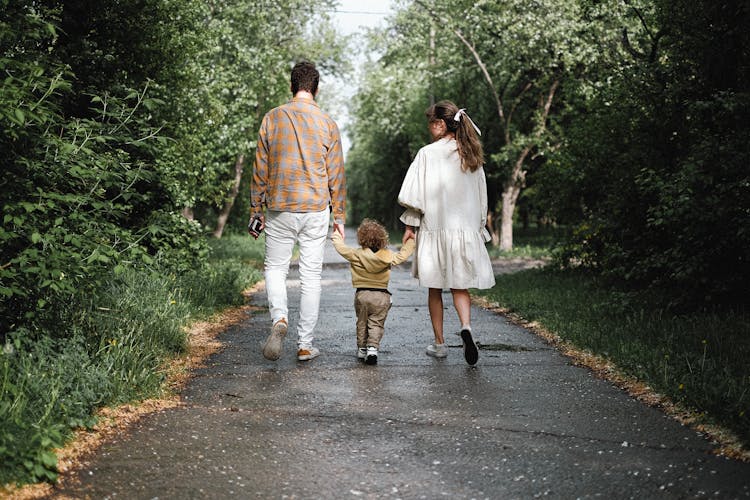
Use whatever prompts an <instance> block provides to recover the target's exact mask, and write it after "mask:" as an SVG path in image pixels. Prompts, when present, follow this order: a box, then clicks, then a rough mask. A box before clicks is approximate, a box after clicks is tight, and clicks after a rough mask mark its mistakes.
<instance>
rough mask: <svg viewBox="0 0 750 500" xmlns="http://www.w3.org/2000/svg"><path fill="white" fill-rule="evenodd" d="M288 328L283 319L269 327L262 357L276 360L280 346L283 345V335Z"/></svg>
mask: <svg viewBox="0 0 750 500" xmlns="http://www.w3.org/2000/svg"><path fill="white" fill-rule="evenodd" d="M288 329H289V325H288V324H287V322H286V320H285V319H283V318H282V319H280V320H279V321H277V322H276V323H274V325H273V326H272V327H271V334H270V335H269V336H268V338H267V339H266V343H265V345H264V346H263V357H264V358H266V359H270V360H271V361H276V360H277V359H279V358H280V357H281V348H282V347H283V345H284V337H286V332H287V330H288Z"/></svg>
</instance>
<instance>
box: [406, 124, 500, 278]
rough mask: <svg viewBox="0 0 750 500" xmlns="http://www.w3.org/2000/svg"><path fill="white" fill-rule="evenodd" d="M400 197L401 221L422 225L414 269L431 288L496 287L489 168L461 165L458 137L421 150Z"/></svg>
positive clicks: (420, 226) (414, 274)
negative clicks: (486, 172) (471, 168)
mask: <svg viewBox="0 0 750 500" xmlns="http://www.w3.org/2000/svg"><path fill="white" fill-rule="evenodd" d="M398 202H399V203H400V204H401V205H402V206H404V207H406V211H405V212H404V213H403V214H402V215H401V221H402V222H403V223H404V224H406V225H408V226H416V227H418V228H419V229H418V231H417V249H416V252H415V253H414V258H413V261H412V275H413V276H414V277H416V278H418V279H419V284H420V285H421V286H424V287H428V288H441V289H448V288H457V289H466V288H479V289H484V288H492V287H493V286H494V285H495V275H494V273H493V271H492V263H491V262H490V257H489V255H488V254H487V248H486V247H485V243H486V242H488V241H489V240H490V234H489V232H488V231H487V229H486V228H485V224H486V222H487V181H486V179H485V175H484V169H483V168H481V167H480V168H478V169H477V170H476V171H474V172H470V171H468V170H467V171H465V172H464V171H463V170H461V161H460V159H459V156H458V151H457V150H456V141H455V140H454V139H448V138H443V139H439V140H437V141H435V142H433V143H432V144H429V145H427V146H425V147H423V148H422V149H420V150H419V152H418V153H417V156H416V157H415V158H414V161H413V162H412V164H411V166H410V167H409V171H408V172H407V173H406V177H405V178H404V182H403V184H402V185H401V191H400V192H399V194H398Z"/></svg>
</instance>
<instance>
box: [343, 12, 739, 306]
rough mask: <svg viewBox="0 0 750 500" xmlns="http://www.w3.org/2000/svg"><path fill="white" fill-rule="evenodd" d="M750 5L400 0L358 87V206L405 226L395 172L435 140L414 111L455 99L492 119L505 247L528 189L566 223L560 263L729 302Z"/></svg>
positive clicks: (498, 220)
mask: <svg viewBox="0 0 750 500" xmlns="http://www.w3.org/2000/svg"><path fill="white" fill-rule="evenodd" d="M749 9H750V8H748V6H747V5H746V3H743V2H739V1H722V2H702V1H701V2H683V1H677V0H661V1H652V2H650V1H639V0H627V1H622V2H595V1H591V0H568V1H565V2H547V1H542V0H539V1H533V2H526V1H524V2H520V1H515V0H493V1H490V0H487V1H480V2H468V1H467V2H461V1H459V2H455V1H452V2H444V1H442V0H403V1H401V2H399V3H398V9H397V12H396V14H395V15H394V16H393V17H392V18H391V19H390V22H389V24H388V26H387V28H386V29H385V30H383V31H382V32H381V33H380V34H379V36H373V38H372V41H371V43H372V49H373V50H374V51H376V52H377V53H379V54H382V56H381V57H378V58H376V59H375V60H374V61H372V62H371V63H370V66H369V67H368V70H367V72H366V75H365V77H364V79H363V82H362V84H361V89H360V96H359V97H358V98H357V100H356V101H355V117H356V120H355V124H354V126H353V130H354V134H353V135H354V140H353V149H352V152H351V154H350V161H349V165H348V168H349V174H350V177H351V182H352V183H353V184H352V187H351V191H353V192H354V193H355V194H352V205H353V208H352V210H353V213H354V214H355V215H356V216H357V217H359V216H367V215H372V214H373V213H379V214H382V217H383V219H384V220H385V221H386V222H388V223H391V224H395V221H396V220H397V217H398V213H399V212H400V209H399V207H398V206H397V204H396V202H395V201H396V200H395V193H397V192H398V187H397V186H396V187H392V183H395V184H398V183H399V181H398V179H399V177H401V178H403V174H404V172H405V170H406V168H408V165H409V163H410V160H411V158H413V155H414V153H415V151H416V149H417V148H418V147H420V146H421V145H424V144H425V143H426V142H427V140H428V138H427V133H426V130H425V127H424V117H423V116H421V111H422V110H424V109H425V108H426V107H427V106H428V105H429V104H430V102H431V101H433V100H436V99H446V98H447V99H450V100H453V101H454V102H456V103H457V104H458V105H459V107H465V108H467V109H468V110H469V113H470V114H471V116H472V117H473V118H474V121H475V122H477V123H478V124H479V126H480V128H482V131H483V135H482V140H483V143H484V147H485V152H486V153H487V156H488V161H487V164H486V165H485V169H486V170H487V177H488V191H489V196H490V202H491V203H490V205H491V206H490V211H491V213H490V218H489V220H490V221H494V227H491V228H490V229H495V230H498V233H499V234H496V238H495V240H494V242H495V244H498V245H499V246H500V247H501V248H503V249H508V248H510V247H512V221H513V220H514V218H517V210H516V206H517V205H518V204H520V205H521V207H522V208H523V209H524V212H525V213H527V214H528V213H530V212H533V214H534V215H535V216H536V217H537V219H538V220H540V221H549V222H552V223H555V224H559V225H562V226H564V227H566V228H567V229H568V230H569V231H568V234H569V236H568V237H567V238H566V239H565V240H564V241H562V242H561V244H560V249H559V251H558V253H557V256H558V261H557V262H558V263H559V264H560V265H563V266H574V267H579V268H586V269H589V270H591V271H594V272H597V273H600V274H602V275H604V276H607V277H609V278H612V279H613V280H615V281H618V282H621V283H628V284H629V286H632V287H634V288H635V289H644V290H645V289H661V290H662V291H667V293H666V296H667V297H670V299H668V301H672V302H673V305H675V304H678V303H679V304H683V305H685V304H688V303H690V304H695V303H717V302H718V303H724V302H726V301H729V302H737V299H738V297H740V296H744V293H745V292H746V291H747V285H746V283H747V282H748V281H747V277H748V274H749V273H750V268H749V267H748V259H749V258H750V256H749V255H748V250H747V249H748V248H750V247H749V246H748V244H747V243H748V241H747V237H748V236H747V235H748V228H750V219H749V218H748V216H749V215H750V209H749V206H750V205H749V204H750V192H748V169H747V165H748V148H747V146H746V145H747V143H748V139H749V138H750V135H749V133H750V120H748V117H750V113H749V112H748V111H749V110H748V97H750V96H749V94H748V83H747V82H748V79H747V72H748V68H750V61H749V60H748V57H749V56H748V54H749V50H748V48H749V47H750V42H749V38H748V36H749V35H748V34H747V33H746V31H745V30H743V29H742V26H745V25H747V21H748V17H749V16H750V12H749ZM375 186H380V187H379V188H377V189H375ZM527 188H528V189H527Z"/></svg>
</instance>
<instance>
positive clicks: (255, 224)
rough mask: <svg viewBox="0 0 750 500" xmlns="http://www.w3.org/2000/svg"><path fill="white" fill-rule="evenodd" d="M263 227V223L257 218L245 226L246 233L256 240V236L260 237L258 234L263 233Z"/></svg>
mask: <svg viewBox="0 0 750 500" xmlns="http://www.w3.org/2000/svg"><path fill="white" fill-rule="evenodd" d="M262 226H263V221H261V220H260V218H259V217H253V218H252V219H251V220H250V224H248V225H247V232H248V233H250V236H252V237H253V238H255V239H256V240H257V239H258V236H260V233H261V232H262V231H263V230H262V229H261V227H262Z"/></svg>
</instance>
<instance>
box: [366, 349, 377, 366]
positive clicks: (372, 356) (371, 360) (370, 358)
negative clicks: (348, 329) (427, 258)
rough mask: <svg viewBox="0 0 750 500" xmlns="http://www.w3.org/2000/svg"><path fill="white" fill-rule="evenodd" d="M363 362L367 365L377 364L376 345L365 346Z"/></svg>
mask: <svg viewBox="0 0 750 500" xmlns="http://www.w3.org/2000/svg"><path fill="white" fill-rule="evenodd" d="M365 363H367V364H368V365H377V364H378V348H377V347H369V346H368V347H367V357H366V358H365Z"/></svg>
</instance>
